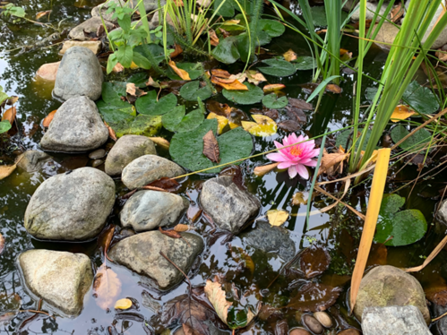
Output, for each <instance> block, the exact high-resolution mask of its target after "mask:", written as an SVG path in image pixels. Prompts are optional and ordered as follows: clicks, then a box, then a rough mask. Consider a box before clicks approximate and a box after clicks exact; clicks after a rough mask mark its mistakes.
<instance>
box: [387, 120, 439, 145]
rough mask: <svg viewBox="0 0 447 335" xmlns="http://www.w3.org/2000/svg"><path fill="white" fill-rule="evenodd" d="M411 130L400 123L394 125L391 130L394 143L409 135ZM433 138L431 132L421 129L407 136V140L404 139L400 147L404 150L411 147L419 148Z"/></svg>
mask: <svg viewBox="0 0 447 335" xmlns="http://www.w3.org/2000/svg"><path fill="white" fill-rule="evenodd" d="M409 133H410V132H409V131H408V130H407V129H406V128H405V127H404V126H403V125H398V126H396V127H394V128H393V129H392V130H391V139H392V140H393V142H394V143H397V142H399V141H400V140H401V139H403V138H404V137H405V136H407V135H408V134H409ZM430 139H431V134H430V132H429V131H428V130H427V129H425V128H422V129H419V130H418V131H417V132H415V133H414V134H413V135H412V136H410V137H409V138H407V139H406V140H405V141H403V142H402V143H401V144H400V145H399V147H400V148H401V149H403V150H410V149H413V150H414V149H418V148H422V146H423V145H424V144H425V143H428V142H429V141H430Z"/></svg>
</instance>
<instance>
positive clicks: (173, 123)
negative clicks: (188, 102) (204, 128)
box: [162, 106, 204, 133]
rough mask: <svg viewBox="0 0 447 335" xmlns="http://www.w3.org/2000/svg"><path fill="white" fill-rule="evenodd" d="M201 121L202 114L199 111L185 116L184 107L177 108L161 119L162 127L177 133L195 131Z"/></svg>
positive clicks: (202, 118) (196, 110)
mask: <svg viewBox="0 0 447 335" xmlns="http://www.w3.org/2000/svg"><path fill="white" fill-rule="evenodd" d="M203 120H204V116H203V112H202V111H201V110H200V109H195V110H193V111H192V112H190V113H188V114H187V115H185V106H177V107H176V108H174V109H173V110H172V111H171V112H169V113H168V114H165V115H163V117H162V123H163V127H165V128H166V129H167V130H169V131H172V132H179V133H181V132H185V131H191V130H194V129H196V128H197V127H198V126H200V125H201V124H202V122H203Z"/></svg>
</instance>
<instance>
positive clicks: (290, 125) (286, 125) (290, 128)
mask: <svg viewBox="0 0 447 335" xmlns="http://www.w3.org/2000/svg"><path fill="white" fill-rule="evenodd" d="M278 128H279V129H282V130H284V131H287V132H289V133H290V132H295V131H297V130H299V129H300V128H301V126H300V124H299V123H298V122H296V121H295V120H285V121H281V122H279V123H278Z"/></svg>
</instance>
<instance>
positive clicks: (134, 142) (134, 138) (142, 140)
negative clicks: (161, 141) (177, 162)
mask: <svg viewBox="0 0 447 335" xmlns="http://www.w3.org/2000/svg"><path fill="white" fill-rule="evenodd" d="M156 154H157V150H156V149H155V145H154V142H152V141H151V140H150V139H149V138H147V137H146V136H139V135H124V136H123V137H121V138H120V139H119V140H118V141H116V143H115V145H114V146H113V148H112V150H110V152H109V154H108V155H107V159H106V165H105V171H106V173H107V174H108V175H110V176H117V175H120V174H121V172H123V169H124V168H125V167H126V166H127V165H128V164H129V163H130V162H132V161H133V160H134V159H137V158H138V157H141V156H144V155H156Z"/></svg>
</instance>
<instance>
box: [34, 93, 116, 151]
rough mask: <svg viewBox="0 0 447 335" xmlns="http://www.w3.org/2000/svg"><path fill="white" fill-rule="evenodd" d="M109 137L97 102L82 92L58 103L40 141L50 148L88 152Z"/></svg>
mask: <svg viewBox="0 0 447 335" xmlns="http://www.w3.org/2000/svg"><path fill="white" fill-rule="evenodd" d="M108 138H109V131H108V130H107V127H106V126H105V125H104V122H103V121H102V119H101V116H100V115H99V112H98V108H97V107H96V105H95V103H94V102H93V101H91V100H90V99H89V98H87V97H83V96H81V97H75V98H71V99H68V100H67V101H65V102H64V103H63V104H62V106H61V107H59V109H58V110H57V113H56V114H54V118H53V121H51V123H50V126H49V127H48V131H47V132H46V133H45V135H44V136H43V137H42V140H41V141H40V145H41V147H42V148H43V149H44V150H47V151H57V152H85V151H90V150H94V149H96V148H98V147H100V146H102V145H103V144H104V143H106V142H107V139H108Z"/></svg>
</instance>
